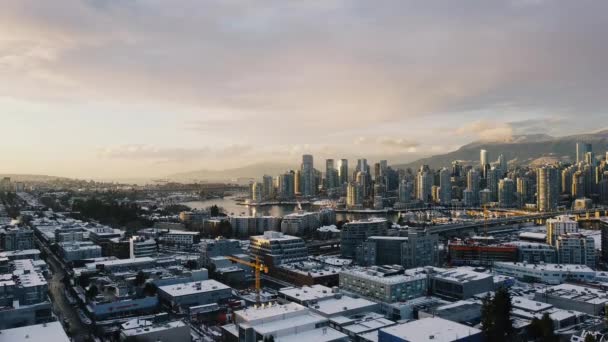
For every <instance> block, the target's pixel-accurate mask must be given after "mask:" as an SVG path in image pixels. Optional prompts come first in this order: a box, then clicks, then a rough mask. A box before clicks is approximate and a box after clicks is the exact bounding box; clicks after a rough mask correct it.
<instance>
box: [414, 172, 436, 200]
mask: <svg viewBox="0 0 608 342" xmlns="http://www.w3.org/2000/svg"><path fill="white" fill-rule="evenodd" d="M432 188H433V175H432V174H431V170H430V169H429V166H428V165H423V166H421V167H420V170H419V171H418V176H417V184H416V192H417V193H416V198H418V199H419V200H420V201H422V202H425V203H428V202H430V200H431V195H432Z"/></svg>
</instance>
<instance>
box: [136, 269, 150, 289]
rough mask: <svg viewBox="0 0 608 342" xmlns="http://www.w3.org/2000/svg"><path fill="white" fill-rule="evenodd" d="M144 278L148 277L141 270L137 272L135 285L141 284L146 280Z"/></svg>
mask: <svg viewBox="0 0 608 342" xmlns="http://www.w3.org/2000/svg"><path fill="white" fill-rule="evenodd" d="M146 279H148V277H147V276H146V274H145V273H144V272H143V271H139V272H137V275H136V276H135V286H142V285H143V284H144V283H145V282H146Z"/></svg>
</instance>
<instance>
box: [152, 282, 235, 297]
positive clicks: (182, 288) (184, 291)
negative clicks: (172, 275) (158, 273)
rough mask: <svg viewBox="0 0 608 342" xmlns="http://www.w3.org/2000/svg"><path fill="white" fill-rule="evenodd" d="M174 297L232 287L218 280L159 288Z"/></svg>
mask: <svg viewBox="0 0 608 342" xmlns="http://www.w3.org/2000/svg"><path fill="white" fill-rule="evenodd" d="M158 289H159V290H160V291H163V292H165V293H167V294H168V295H170V296H172V297H181V296H188V295H192V294H197V293H204V292H212V291H221V290H229V289H230V287H229V286H227V285H224V284H222V283H220V282H219V281H217V280H213V279H210V280H202V281H192V282H189V283H183V284H175V285H166V286H161V287H159V288H158Z"/></svg>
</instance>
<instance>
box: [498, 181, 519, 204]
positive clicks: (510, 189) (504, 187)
mask: <svg viewBox="0 0 608 342" xmlns="http://www.w3.org/2000/svg"><path fill="white" fill-rule="evenodd" d="M514 199H515V183H513V180H511V179H509V178H505V179H501V180H500V182H499V183H498V206H500V207H501V208H511V207H513V202H514Z"/></svg>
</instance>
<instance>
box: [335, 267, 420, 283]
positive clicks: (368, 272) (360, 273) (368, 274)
mask: <svg viewBox="0 0 608 342" xmlns="http://www.w3.org/2000/svg"><path fill="white" fill-rule="evenodd" d="M340 274H347V275H351V276H354V277H360V278H364V279H368V280H371V281H376V282H381V283H383V284H400V283H406V282H410V281H415V280H422V279H426V275H425V274H417V275H405V274H397V275H389V276H384V275H383V274H382V273H381V272H378V271H374V270H373V269H365V268H363V269H360V268H353V269H348V270H344V271H342V272H340Z"/></svg>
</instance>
